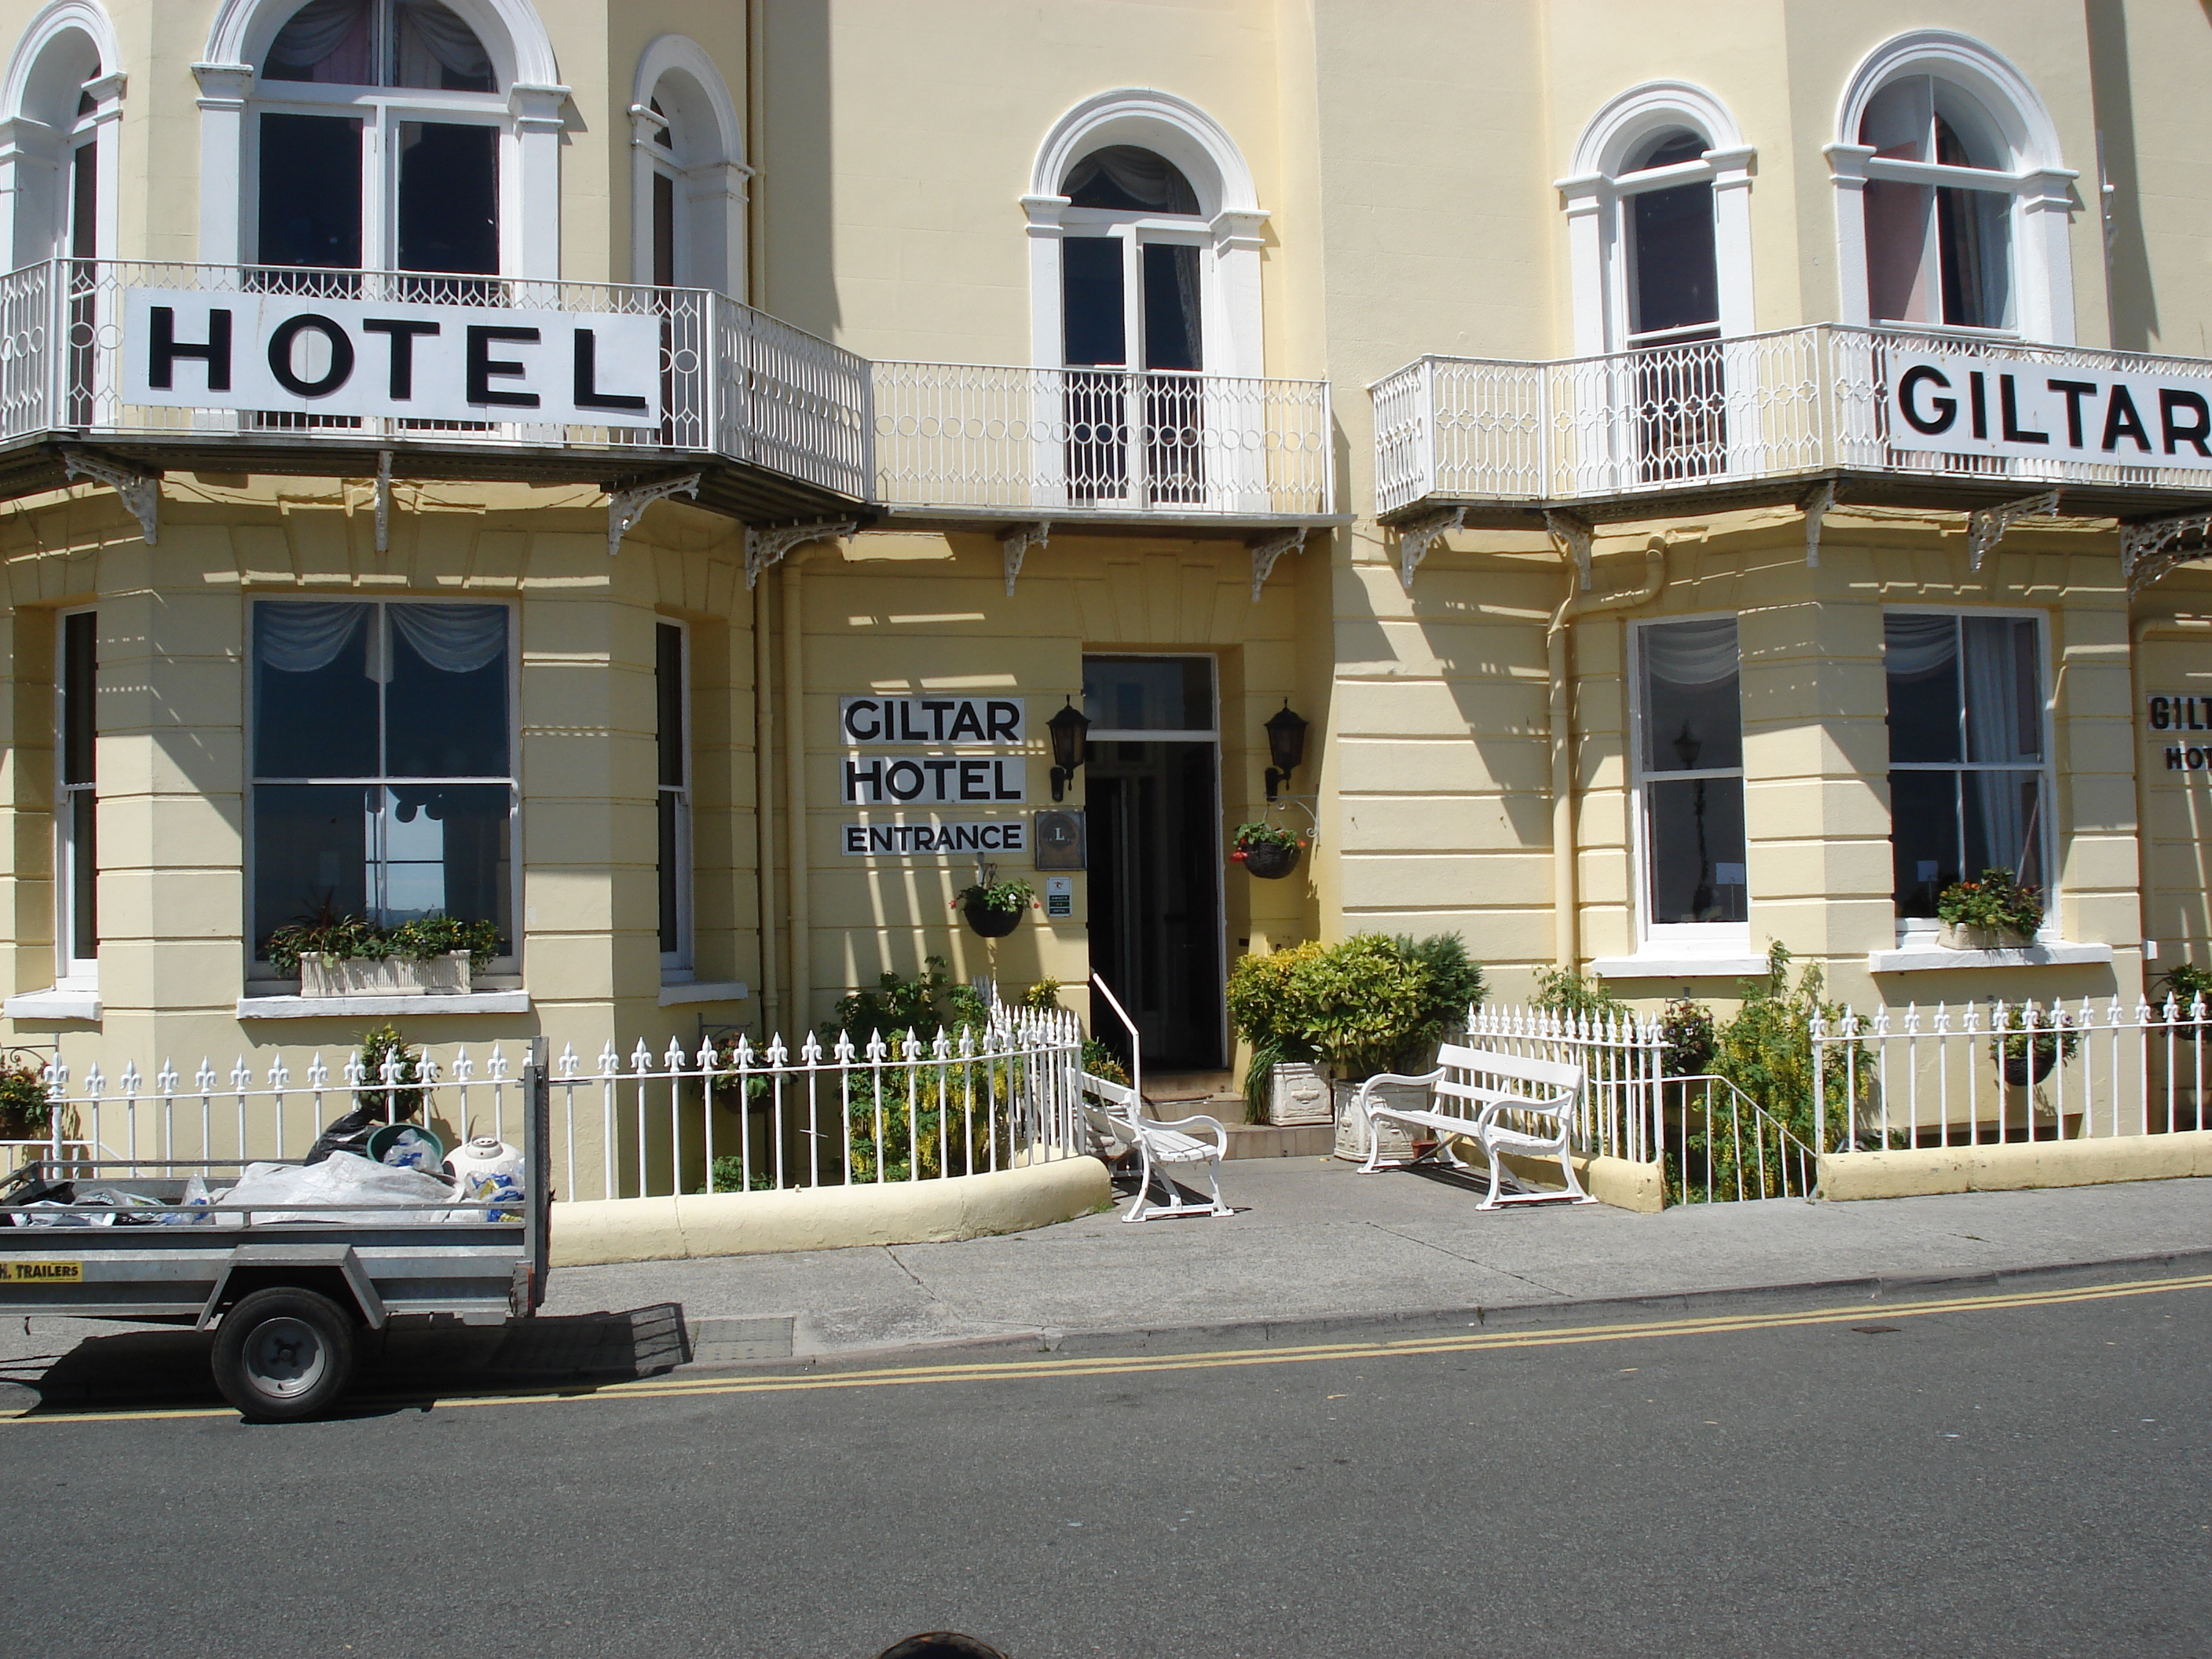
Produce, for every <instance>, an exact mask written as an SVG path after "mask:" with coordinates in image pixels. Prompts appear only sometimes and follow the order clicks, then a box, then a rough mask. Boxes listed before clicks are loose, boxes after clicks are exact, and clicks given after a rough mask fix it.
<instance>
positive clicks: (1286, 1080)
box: [1267, 1060, 1331, 1129]
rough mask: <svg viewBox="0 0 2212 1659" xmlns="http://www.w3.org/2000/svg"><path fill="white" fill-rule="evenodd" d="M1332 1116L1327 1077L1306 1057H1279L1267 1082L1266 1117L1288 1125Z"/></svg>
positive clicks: (1284, 1126) (1281, 1125) (1290, 1126)
mask: <svg viewBox="0 0 2212 1659" xmlns="http://www.w3.org/2000/svg"><path fill="white" fill-rule="evenodd" d="M1330 1116H1331V1112H1330V1108H1329V1098H1328V1079H1326V1078H1324V1077H1323V1076H1322V1074H1321V1073H1319V1072H1316V1070H1314V1068H1313V1067H1312V1066H1309V1065H1307V1064H1306V1063H1305V1062H1304V1061H1303V1060H1277V1061H1276V1062H1275V1069H1274V1070H1273V1072H1272V1073H1270V1074H1269V1081H1268V1084H1267V1121H1268V1122H1269V1123H1271V1124H1273V1125H1274V1126H1275V1127H1277V1128H1281V1129H1288V1128H1296V1127H1299V1126H1301V1125H1304V1124H1310V1123H1326V1122H1328V1121H1329V1118H1330Z"/></svg>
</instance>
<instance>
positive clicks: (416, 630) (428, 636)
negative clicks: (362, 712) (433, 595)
mask: <svg viewBox="0 0 2212 1659" xmlns="http://www.w3.org/2000/svg"><path fill="white" fill-rule="evenodd" d="M372 609H374V607H373V606H370V605H362V604H356V603H351V602H348V601H344V600H337V601H322V600H314V599H301V600H290V599H287V600H283V601H279V602H276V603H269V604H263V605H257V606H256V607H255V609H254V635H253V653H254V657H255V659H256V660H257V661H258V662H259V663H260V664H261V665H263V666H264V667H266V668H274V669H276V670H277V671H280V672H282V673H286V674H313V673H318V672H319V671H322V670H323V669H325V668H328V667H329V666H330V665H331V664H332V663H334V662H336V661H337V659H338V658H339V656H340V655H341V654H342V653H343V652H344V651H345V650H346V648H347V647H349V645H351V644H352V642H353V639H354V635H356V633H358V632H359V631H360V630H361V629H362V626H363V624H364V623H366V622H367V620H368V613H369V611H371V610H372ZM385 615H386V617H389V618H390V619H391V626H392V631H393V632H394V633H396V634H397V635H398V637H399V638H401V639H403V640H404V641H406V642H407V645H408V647H409V648H410V650H412V651H413V652H414V653H415V654H416V656H418V657H420V658H422V660H423V661H424V662H425V663H427V664H428V665H429V666H430V667H432V668H434V669H436V670H437V671H439V672H440V673H441V674H473V673H476V672H477V671H478V670H480V669H483V668H488V667H489V666H490V665H492V664H493V663H495V662H497V661H499V660H500V659H501V657H502V656H503V655H504V654H505V653H506V650H507V610H506V607H504V606H503V605H387V606H386V607H385ZM380 643H381V642H380V641H379V640H378V639H376V638H374V636H373V637H372V638H371V641H370V651H369V661H368V678H371V679H373V680H376V681H379V682H382V681H385V680H388V679H389V678H391V672H390V670H389V668H388V667H387V666H386V664H385V661H384V653H383V652H382V650H381V649H380Z"/></svg>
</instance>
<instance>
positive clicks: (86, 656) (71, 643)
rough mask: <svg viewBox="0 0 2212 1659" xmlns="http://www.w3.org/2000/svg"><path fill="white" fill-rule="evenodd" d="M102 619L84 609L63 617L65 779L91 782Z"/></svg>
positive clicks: (68, 781) (63, 741) (63, 767)
mask: <svg viewBox="0 0 2212 1659" xmlns="http://www.w3.org/2000/svg"><path fill="white" fill-rule="evenodd" d="M99 626H100V618H99V617H97V616H96V615H95V614H94V613H93V612H92V611H77V612H76V614H74V615H73V616H69V617H64V618H63V619H62V726H63V731H62V781H63V782H64V783H90V782H92V781H94V778H93V763H94V752H95V751H94V732H95V731H96V729H97V723H96V721H95V720H94V706H93V688H94V684H95V683H96V680H95V677H96V675H97V672H98V669H99V649H100V633H99Z"/></svg>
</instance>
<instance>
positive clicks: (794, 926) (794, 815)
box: [783, 553, 814, 1042]
mask: <svg viewBox="0 0 2212 1659" xmlns="http://www.w3.org/2000/svg"><path fill="white" fill-rule="evenodd" d="M804 563H805V561H804V558H803V557H802V556H800V555H799V554H796V553H794V554H793V556H790V557H788V558H787V559H786V560H785V561H784V562H783V780H784V782H783V810H784V878H785V880H786V882H787V884H788V885H789V890H790V896H789V900H788V906H787V908H788V911H789V915H790V917H791V927H790V933H791V981H790V983H791V997H790V1011H791V1020H792V1026H793V1032H792V1040H793V1041H794V1042H805V1040H806V1032H807V1029H808V1027H809V1025H810V1024H811V1021H812V1018H813V1010H812V1008H811V1006H810V1004H809V1002H808V997H807V994H808V991H809V989H810V987H811V985H812V983H813V979H814V961H813V949H812V947H813V939H812V936H811V934H810V933H808V931H807V930H808V928H809V927H810V926H811V916H810V914H809V907H808V904H807V898H808V892H809V889H810V888H811V885H812V883H811V871H810V869H809V867H808V858H807V848H806V662H805V651H804V649H803V648H802V646H801V641H802V639H803V637H804V635H805V611H804V610H803V608H802V606H801V604H800V601H801V599H802V598H803V596H804V590H803V588H802V587H801V586H800V583H799V573H800V571H801V569H802V568H803V566H804Z"/></svg>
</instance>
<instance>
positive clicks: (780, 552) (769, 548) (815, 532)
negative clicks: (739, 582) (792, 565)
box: [745, 519, 860, 589]
mask: <svg viewBox="0 0 2212 1659" xmlns="http://www.w3.org/2000/svg"><path fill="white" fill-rule="evenodd" d="M859 528H860V525H859V524H858V523H857V522H856V521H854V520H851V519H842V520H823V521H822V522H821V523H818V524H783V525H778V526H775V528H774V529H772V530H756V529H754V528H753V526H750V525H747V526H745V586H746V587H747V588H748V589H750V588H751V587H753V586H755V585H756V584H757V583H758V582H759V580H760V579H761V573H762V572H763V571H764V570H766V569H767V568H769V566H770V565H772V564H777V563H781V562H782V559H783V556H784V555H785V554H787V553H788V552H790V551H791V550H792V549H793V548H794V547H804V546H805V545H806V544H807V543H809V542H837V541H842V540H844V538H846V537H848V536H849V535H851V534H852V533H853V532H854V531H856V530H858V529H859Z"/></svg>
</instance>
